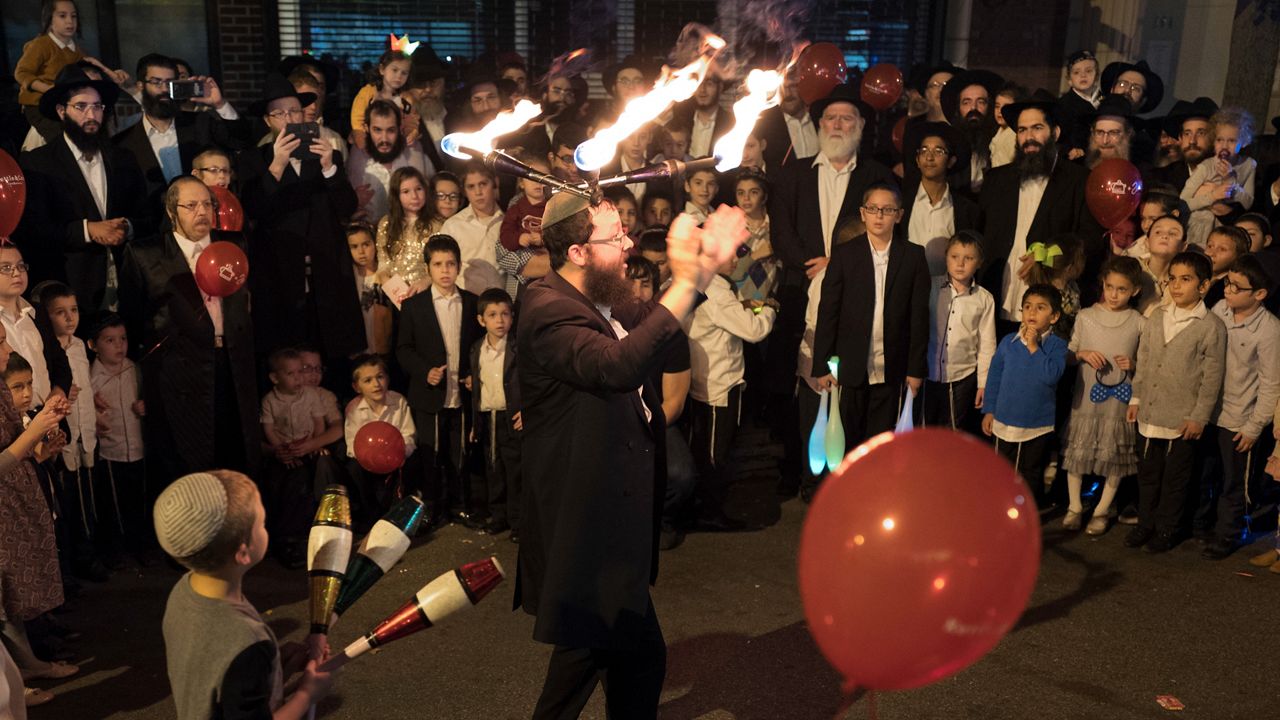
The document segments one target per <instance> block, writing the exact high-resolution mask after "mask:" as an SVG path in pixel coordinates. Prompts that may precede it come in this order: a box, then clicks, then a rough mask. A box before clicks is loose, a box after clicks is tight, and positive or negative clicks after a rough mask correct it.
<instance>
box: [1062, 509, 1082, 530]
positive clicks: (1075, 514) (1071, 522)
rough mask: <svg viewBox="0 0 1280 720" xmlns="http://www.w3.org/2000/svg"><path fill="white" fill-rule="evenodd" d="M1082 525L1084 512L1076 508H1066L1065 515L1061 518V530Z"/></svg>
mask: <svg viewBox="0 0 1280 720" xmlns="http://www.w3.org/2000/svg"><path fill="white" fill-rule="evenodd" d="M1083 525H1084V513H1082V512H1080V511H1078V510H1068V511H1067V515H1066V517H1064V518H1062V529H1063V530H1079V529H1080V528H1081V527H1082V526H1083Z"/></svg>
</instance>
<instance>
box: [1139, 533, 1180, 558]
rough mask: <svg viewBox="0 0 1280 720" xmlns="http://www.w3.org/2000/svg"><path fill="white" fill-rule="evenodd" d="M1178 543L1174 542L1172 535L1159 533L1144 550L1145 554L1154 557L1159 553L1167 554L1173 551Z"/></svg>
mask: <svg viewBox="0 0 1280 720" xmlns="http://www.w3.org/2000/svg"><path fill="white" fill-rule="evenodd" d="M1176 544H1177V543H1176V542H1175V541H1174V538H1173V534H1172V533H1166V532H1159V533H1156V534H1155V536H1154V537H1152V538H1151V540H1150V541H1149V542H1147V545H1146V547H1144V548H1142V549H1143V550H1144V551H1145V552H1149V553H1151V554H1152V555H1155V554H1158V553H1166V552H1169V551H1170V550H1172V549H1173V546H1174V545H1176Z"/></svg>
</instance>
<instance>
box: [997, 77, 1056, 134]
mask: <svg viewBox="0 0 1280 720" xmlns="http://www.w3.org/2000/svg"><path fill="white" fill-rule="evenodd" d="M1023 110H1039V111H1041V112H1043V113H1044V115H1045V117H1046V118H1048V119H1049V122H1050V123H1052V124H1053V125H1054V127H1059V126H1060V125H1059V124H1060V122H1061V120H1060V118H1061V114H1060V110H1059V106H1058V98H1056V97H1054V95H1053V93H1051V92H1049V91H1048V90H1045V89H1044V88H1038V89H1036V91H1035V92H1034V93H1032V94H1031V97H1030V98H1028V99H1026V100H1023V101H1022V102H1015V103H1009V104H1008V105H1005V106H1004V108H1002V109H1001V110H1000V115H1001V117H1003V118H1004V121H1005V124H1007V125H1008V126H1009V127H1010V128H1013V130H1014V132H1017V130H1018V116H1019V115H1021V114H1022V111H1023Z"/></svg>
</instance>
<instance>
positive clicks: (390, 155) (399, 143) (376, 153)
mask: <svg viewBox="0 0 1280 720" xmlns="http://www.w3.org/2000/svg"><path fill="white" fill-rule="evenodd" d="M366 147H368V148H369V157H371V158H373V161H374V162H377V163H382V164H384V165H385V164H387V163H389V162H391V161H393V160H395V159H396V158H398V157H400V154H401V153H403V152H404V136H403V135H401V134H399V133H396V141H395V144H393V145H392V146H391V149H390V150H388V151H386V152H382V151H381V150H379V149H378V146H377V144H376V143H374V142H373V138H369V142H368V143H366Z"/></svg>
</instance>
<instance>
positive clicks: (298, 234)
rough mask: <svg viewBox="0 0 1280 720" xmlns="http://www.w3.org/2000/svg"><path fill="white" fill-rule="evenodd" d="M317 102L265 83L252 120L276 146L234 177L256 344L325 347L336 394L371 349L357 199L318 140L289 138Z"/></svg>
mask: <svg viewBox="0 0 1280 720" xmlns="http://www.w3.org/2000/svg"><path fill="white" fill-rule="evenodd" d="M314 101H315V96H314V95H312V94H311V93H299V92H297V91H296V90H294V89H293V85H292V84H290V83H289V81H288V80H286V79H285V78H284V77H282V76H280V75H269V76H267V78H266V82H265V83H264V84H263V97H262V99H261V100H259V101H258V102H257V103H255V104H254V105H253V112H254V113H255V114H258V115H259V116H260V117H262V119H263V121H264V122H266V124H267V126H268V127H269V128H270V129H271V131H272V132H273V133H274V134H275V138H274V139H273V140H272V143H271V144H270V145H267V146H264V147H259V148H255V149H253V150H246V151H245V152H242V153H240V157H239V159H238V162H239V166H238V169H237V171H236V175H237V177H239V178H240V187H241V190H242V195H241V202H242V203H243V204H244V211H245V215H246V216H247V217H248V218H249V219H250V220H252V221H253V232H254V236H253V238H252V242H250V243H249V249H250V257H249V261H250V264H251V265H252V266H253V272H252V273H250V275H249V283H250V286H251V290H252V291H253V296H254V303H253V326H254V331H255V333H257V335H256V337H257V344H258V346H259V347H261V348H262V349H263V350H266V349H267V348H276V347H281V346H284V345H286V344H292V345H313V346H317V347H319V348H320V352H321V356H322V357H323V358H324V360H325V365H326V367H328V368H329V370H330V374H329V375H327V376H326V378H325V382H326V387H329V388H330V389H332V390H335V391H336V390H338V389H339V388H341V387H344V386H346V385H347V382H346V379H345V378H344V377H343V376H344V375H345V374H346V373H345V364H346V362H347V359H348V358H350V357H351V356H352V355H354V354H355V353H357V352H360V350H361V349H362V348H364V346H365V337H364V323H363V322H362V320H361V316H360V300H359V297H358V296H357V295H356V285H355V279H354V278H353V276H352V269H351V254H350V252H349V251H348V250H347V237H346V233H345V232H344V228H345V226H346V222H347V220H348V218H350V217H351V215H352V213H354V212H355V209H356V196H355V192H354V191H353V190H352V189H351V185H350V183H348V182H347V178H346V175H345V174H343V172H342V159H341V157H340V156H338V154H337V153H336V152H334V149H333V146H332V145H330V144H329V143H327V142H325V141H324V140H322V139H320V138H316V139H315V140H314V141H313V142H312V143H311V144H310V146H308V147H302V141H301V139H300V138H298V137H297V136H295V135H293V134H292V133H289V132H286V131H285V129H286V127H287V126H288V124H289V123H297V122H301V121H302V108H303V106H304V105H309V104H311V103H312V102H314Z"/></svg>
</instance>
